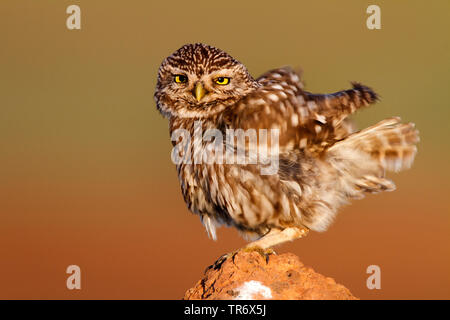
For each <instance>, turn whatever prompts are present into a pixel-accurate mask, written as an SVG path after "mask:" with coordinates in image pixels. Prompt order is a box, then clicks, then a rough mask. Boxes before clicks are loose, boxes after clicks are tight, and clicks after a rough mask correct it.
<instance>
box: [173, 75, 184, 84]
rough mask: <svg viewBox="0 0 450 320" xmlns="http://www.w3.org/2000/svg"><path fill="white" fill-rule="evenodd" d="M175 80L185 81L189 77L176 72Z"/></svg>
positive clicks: (177, 81) (178, 81)
mask: <svg viewBox="0 0 450 320" xmlns="http://www.w3.org/2000/svg"><path fill="white" fill-rule="evenodd" d="M174 81H175V82H176V83H185V82H186V81H187V77H186V76H185V75H182V74H176V75H175V76H174Z"/></svg>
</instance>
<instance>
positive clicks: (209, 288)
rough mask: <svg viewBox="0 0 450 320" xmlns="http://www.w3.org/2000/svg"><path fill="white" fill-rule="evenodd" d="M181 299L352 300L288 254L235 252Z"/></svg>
mask: <svg viewBox="0 0 450 320" xmlns="http://www.w3.org/2000/svg"><path fill="white" fill-rule="evenodd" d="M184 299H185V300H203V299H219V300H228V299H229V300H232V299H236V300H240V299H242V300H247V299H248V300H251V299H274V300H280V299H281V300H355V299H357V298H355V297H354V296H353V295H352V294H351V293H350V291H349V290H348V289H347V288H345V287H344V286H343V285H340V284H337V283H336V282H335V281H334V280H333V279H332V278H328V277H325V276H323V275H321V274H318V273H316V272H315V271H314V270H313V269H311V268H309V267H305V266H304V265H303V263H301V262H300V260H299V258H298V257H297V256H296V255H294V254H292V253H285V254H281V255H276V254H271V255H269V256H267V258H266V257H264V256H263V255H261V254H260V253H258V252H256V251H250V252H245V251H242V250H241V251H239V252H238V253H237V254H236V255H234V257H233V258H231V257H230V258H227V259H226V260H222V261H221V260H220V259H219V260H218V261H217V262H216V263H215V264H214V265H212V266H210V267H208V268H207V269H206V271H205V274H204V276H203V278H202V279H201V280H200V281H198V283H197V284H196V285H195V286H194V287H193V288H191V289H189V290H188V291H187V292H186V294H185V296H184Z"/></svg>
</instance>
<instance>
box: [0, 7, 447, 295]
mask: <svg viewBox="0 0 450 320" xmlns="http://www.w3.org/2000/svg"><path fill="white" fill-rule="evenodd" d="M71 4H78V5H79V6H80V7H81V12H82V25H81V26H82V29H81V30H73V31H70V30H68V29H67V28H66V25H65V23H66V18H67V16H68V15H67V14H66V13H65V11H66V8H67V6H69V5H71ZM369 4H372V2H368V1H340V2H339V5H337V3H336V2H335V1H332V0H329V1H314V2H313V1H292V2H287V1H286V2H285V1H278V2H276V3H275V2H273V1H271V2H268V3H267V4H263V3H261V2H256V1H255V2H252V1H231V0H230V1H226V2H217V3H216V2H211V1H204V2H202V1H200V0H198V1H195V2H187V1H183V2H178V3H175V2H171V1H170V2H169V1H167V2H163V1H160V2H159V3H151V2H150V1H120V2H119V1H117V2H112V1H100V0H98V1H75V0H73V1H51V0H45V1H44V0H41V1H33V0H20V1H13V0H3V1H1V3H0V12H1V19H0V39H1V45H0V46H1V47H0V48H1V50H0V298H3V299H15V298H21V299H81V298H82V299H94V298H95V299H110V298H121V299H180V298H182V297H183V295H184V292H185V291H186V290H187V289H188V288H190V287H192V286H193V285H194V284H195V283H196V281H197V280H198V279H199V278H200V277H201V275H202V273H203V270H204V269H205V267H206V266H208V265H210V264H211V263H213V262H214V261H215V259H216V258H217V257H219V256H220V255H222V254H223V253H225V252H229V251H231V250H233V249H236V248H238V247H240V246H242V245H244V244H245V242H244V240H242V239H241V238H240V237H239V236H238V234H237V232H236V231H235V230H233V229H227V228H222V229H220V230H219V234H218V236H219V239H218V241H217V242H214V241H212V240H209V239H208V238H207V235H206V232H205V231H204V228H203V226H202V225H201V224H200V222H199V219H198V218H197V217H196V216H194V215H192V214H190V213H189V212H188V210H187V209H186V207H185V205H184V203H183V200H182V197H181V193H180V188H179V184H178V180H177V176H176V171H175V169H174V166H173V164H172V163H171V161H170V147H171V146H170V143H169V134H168V130H167V122H166V120H164V119H163V118H162V117H161V116H160V115H159V114H158V112H157V111H156V109H155V105H154V102H153V91H154V87H155V80H156V72H157V68H158V66H159V64H160V63H161V61H162V60H163V59H164V58H165V57H166V56H167V55H169V54H170V53H172V52H173V51H174V50H176V49H177V48H178V47H180V46H181V45H183V44H185V43H188V42H197V41H201V42H205V43H208V44H211V45H215V46H217V47H219V48H222V49H224V50H226V51H228V52H229V53H230V54H231V55H233V56H234V57H235V58H237V59H238V60H240V61H242V62H243V63H244V64H245V65H246V66H247V67H248V69H249V70H250V72H251V73H252V74H253V75H255V76H257V75H259V74H261V73H262V72H264V71H266V70H268V69H270V68H275V67H278V66H282V65H292V66H301V67H302V68H303V69H304V78H305V82H306V87H307V89H308V90H309V91H312V92H334V91H337V90H340V89H344V88H347V87H349V81H352V80H357V81H361V82H362V83H364V84H367V85H369V86H372V87H373V88H375V89H376V91H377V92H379V93H380V95H381V97H382V101H381V102H380V103H378V104H377V105H376V106H373V107H371V108H370V109H367V110H364V111H363V112H361V113H358V115H357V116H356V118H355V119H356V121H357V122H358V124H359V125H360V127H363V126H367V125H369V124H372V123H375V122H377V121H379V120H381V119H383V118H386V117H389V116H393V115H401V116H402V118H403V119H404V120H405V121H413V122H415V123H416V124H417V127H418V128H419V130H420V131H421V143H420V145H419V153H418V156H417V158H416V162H415V165H414V166H413V168H412V169H411V170H409V171H407V172H404V173H401V174H397V175H391V177H393V178H394V180H395V181H396V183H397V187H398V188H397V191H395V192H393V193H386V194H380V195H375V196H369V197H367V198H366V199H364V200H362V201H356V202H354V203H353V204H352V205H351V206H348V207H345V208H343V209H342V210H341V212H340V214H339V215H338V218H337V220H336V222H335V224H333V226H332V227H331V228H330V229H329V231H327V232H325V233H310V235H309V236H308V237H307V238H305V239H302V240H298V241H295V242H293V243H290V244H287V245H284V246H282V247H280V248H278V249H277V251H278V252H280V253H281V252H293V253H295V254H297V255H298V256H299V257H300V258H301V260H302V261H303V262H304V263H305V264H306V265H309V266H312V267H313V268H314V269H315V270H316V271H318V272H320V273H322V274H324V275H327V276H330V277H333V278H335V279H336V281H337V282H339V283H342V284H344V285H345V286H347V287H348V288H349V289H350V290H351V291H352V293H353V294H354V295H356V296H358V297H360V298H363V299H433V298H437V299H449V298H450V245H449V244H450V212H449V211H450V210H449V204H450V199H449V191H450V183H449V176H450V170H449V169H448V164H449V161H448V160H449V159H448V158H449V150H448V139H449V136H450V135H449V134H450V126H449V125H448V120H449V116H450V112H449V106H448V101H450V90H449V88H448V83H449V82H448V79H449V77H450V54H449V52H450V40H449V38H450V37H448V30H450V19H448V17H449V12H450V2H448V1H433V2H425V1H420V2H419V1H416V2H414V3H412V1H406V0H404V1H395V2H393V1H376V4H378V5H379V6H380V7H381V19H382V29H381V30H374V31H371V30H368V29H367V28H366V25H365V20H366V17H367V16H368V15H367V14H366V13H365V11H366V8H367V6H368V5H369ZM71 264H76V265H79V266H80V268H81V272H82V289H81V290H72V291H70V290H68V289H67V288H66V278H67V276H68V275H67V274H66V273H65V270H66V268H67V266H68V265H71ZM372 264H375V265H379V266H380V267H381V290H372V291H371V290H368V289H367V287H366V279H367V277H368V275H367V274H366V268H367V267H368V266H369V265H372Z"/></svg>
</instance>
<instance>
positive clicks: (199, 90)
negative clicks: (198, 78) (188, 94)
mask: <svg viewBox="0 0 450 320" xmlns="http://www.w3.org/2000/svg"><path fill="white" fill-rule="evenodd" d="M205 94H206V90H205V88H203V86H202V84H201V83H200V82H197V84H196V85H195V89H194V95H195V98H196V99H197V101H198V102H200V100H202V98H203V97H204V96H205Z"/></svg>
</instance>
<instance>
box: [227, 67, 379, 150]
mask: <svg viewBox="0 0 450 320" xmlns="http://www.w3.org/2000/svg"><path fill="white" fill-rule="evenodd" d="M257 80H258V82H259V83H260V84H261V87H259V88H258V89H257V90H256V91H254V92H253V93H251V94H250V95H248V96H247V97H246V98H244V99H242V100H241V101H240V102H239V103H237V104H236V105H235V106H234V107H233V108H230V109H228V110H227V111H226V112H225V113H224V114H223V120H224V122H225V125H226V126H227V127H229V128H234V129H243V130H247V129H256V130H258V129H279V130H280V136H279V144H280V151H289V150H292V149H304V148H308V149H310V150H311V151H317V152H320V151H321V150H323V149H324V148H325V147H327V146H329V145H330V144H332V143H334V142H335V141H336V140H338V139H342V138H343V137H342V132H343V131H344V132H345V130H347V129H346V127H347V126H348V124H347V122H346V120H345V119H346V118H347V116H348V115H350V114H351V113H353V112H355V111H356V110H357V109H359V108H361V107H363V106H367V105H369V104H370V103H373V102H375V101H376V100H377V95H376V94H375V93H374V92H373V91H372V90H371V89H370V88H368V87H366V86H363V85H361V84H358V83H353V88H352V89H349V90H345V91H339V92H336V93H333V94H311V93H309V92H306V91H304V90H303V84H302V83H301V81H300V76H299V74H298V73H296V72H295V71H293V70H292V69H291V68H288V67H285V68H280V69H275V70H272V71H269V72H267V73H265V74H264V75H262V76H261V77H260V78H258V79H257ZM349 133H350V132H349Z"/></svg>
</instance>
